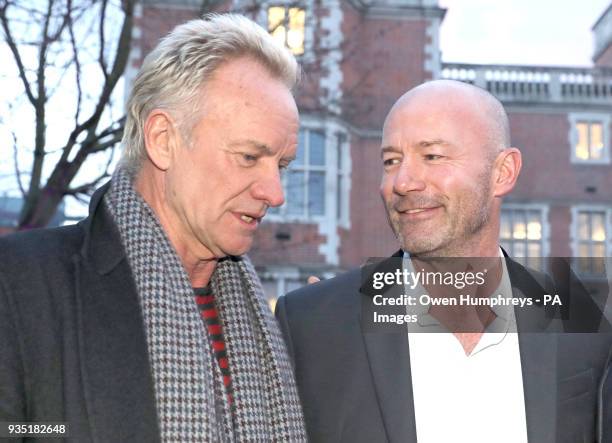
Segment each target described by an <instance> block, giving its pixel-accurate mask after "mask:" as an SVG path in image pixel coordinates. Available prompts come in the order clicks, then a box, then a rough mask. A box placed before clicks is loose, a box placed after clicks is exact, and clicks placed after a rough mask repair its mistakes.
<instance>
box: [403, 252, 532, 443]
mask: <svg viewBox="0 0 612 443" xmlns="http://www.w3.org/2000/svg"><path fill="white" fill-rule="evenodd" d="M500 252H501V251H500ZM502 257H503V255H502ZM405 262H407V264H406V266H408V267H411V264H410V260H409V259H408V260H405ZM502 263H503V271H502V278H501V282H500V286H499V288H498V290H497V291H496V292H494V294H503V295H504V296H505V297H511V296H512V288H511V284H510V278H509V276H508V270H507V269H506V265H505V260H502ZM419 289H420V291H424V289H423V288H422V287H421V288H419ZM421 293H423V294H424V293H425V292H421ZM407 309H408V311H409V313H417V315H418V316H419V321H418V322H417V323H411V324H409V325H408V342H409V346H410V369H411V373H412V374H411V375H412V390H413V396H414V407H415V419H416V431H417V440H418V442H419V443H446V442H453V443H462V442H465V443H480V442H482V443H490V442H493V441H494V442H496V443H506V442H507V443H523V442H527V426H526V420H525V399H524V394H523V376H522V371H521V360H520V352H519V342H518V335H517V333H516V321H515V317H514V309H513V308H512V307H511V306H506V307H495V308H493V311H494V313H495V314H496V319H495V320H494V321H493V322H492V323H491V324H490V325H489V326H488V327H487V329H486V330H485V332H484V334H483V335H482V336H481V338H480V341H479V342H478V344H477V345H476V347H475V348H474V349H473V351H472V352H471V353H470V354H469V355H466V353H465V351H464V349H463V347H462V345H461V343H460V342H459V340H458V339H457V338H456V337H455V336H454V335H453V334H452V333H451V332H427V330H428V329H430V328H431V329H430V330H434V329H436V330H439V328H440V325H439V323H437V322H436V321H435V319H433V317H431V316H430V315H428V314H427V310H428V308H427V307H425V308H424V307H423V306H416V307H408V308H407ZM492 331H496V332H492Z"/></svg>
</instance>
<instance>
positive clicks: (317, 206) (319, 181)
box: [308, 172, 325, 215]
mask: <svg viewBox="0 0 612 443" xmlns="http://www.w3.org/2000/svg"><path fill="white" fill-rule="evenodd" d="M309 178H310V179H309V180H308V213H309V214H310V215H323V214H324V213H325V173H324V172H310V177H309Z"/></svg>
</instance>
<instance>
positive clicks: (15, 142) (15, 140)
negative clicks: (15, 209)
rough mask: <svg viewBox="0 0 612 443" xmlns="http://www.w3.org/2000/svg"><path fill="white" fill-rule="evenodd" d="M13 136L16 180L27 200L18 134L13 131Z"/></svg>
mask: <svg viewBox="0 0 612 443" xmlns="http://www.w3.org/2000/svg"><path fill="white" fill-rule="evenodd" d="M11 136H12V137H13V166H14V168H15V180H17V185H18V186H19V191H21V195H22V196H23V197H24V198H25V196H26V190H25V187H24V186H23V182H22V181H21V171H19V152H18V148H17V146H18V143H17V134H15V132H14V131H11Z"/></svg>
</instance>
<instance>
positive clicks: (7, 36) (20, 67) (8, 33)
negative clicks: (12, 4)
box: [0, 0, 37, 106]
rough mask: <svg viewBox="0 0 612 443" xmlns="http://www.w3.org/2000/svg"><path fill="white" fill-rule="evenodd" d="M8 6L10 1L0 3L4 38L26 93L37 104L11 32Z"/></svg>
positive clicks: (0, 17) (31, 101) (0, 18)
mask: <svg viewBox="0 0 612 443" xmlns="http://www.w3.org/2000/svg"><path fill="white" fill-rule="evenodd" d="M8 6H9V3H8V2H7V1H6V0H4V1H3V2H2V3H1V4H0V22H1V23H2V30H3V31H4V39H5V41H6V44H7V45H8V46H9V49H10V50H11V53H12V54H13V58H14V59H15V63H17V69H18V70H19V78H20V79H21V82H22V83H23V87H24V89H25V93H26V95H27V96H28V100H29V101H30V103H32V105H34V106H36V101H37V99H36V97H34V93H33V92H32V87H31V85H30V82H29V81H28V77H27V75H26V68H25V66H24V64H23V59H22V58H21V54H20V52H19V49H18V48H17V43H16V42H15V39H14V37H13V34H12V33H11V28H10V26H9V21H8V15H7V11H8Z"/></svg>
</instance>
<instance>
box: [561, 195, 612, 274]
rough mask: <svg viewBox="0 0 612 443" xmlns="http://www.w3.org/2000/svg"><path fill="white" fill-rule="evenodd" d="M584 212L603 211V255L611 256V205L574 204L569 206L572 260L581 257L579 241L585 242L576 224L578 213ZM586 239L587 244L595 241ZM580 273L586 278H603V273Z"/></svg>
mask: <svg viewBox="0 0 612 443" xmlns="http://www.w3.org/2000/svg"><path fill="white" fill-rule="evenodd" d="M585 212H586V213H589V214H591V215H592V214H593V213H603V215H604V229H605V236H606V238H605V240H604V241H603V242H602V243H603V245H604V257H610V256H612V207H610V206H608V205H575V206H572V208H571V215H572V221H571V228H570V242H571V249H572V256H573V258H574V260H576V259H579V258H581V256H580V255H579V249H580V248H579V247H580V244H581V243H583V242H585V240H583V239H581V238H580V226H579V225H578V222H579V215H580V213H585ZM589 220H590V219H589ZM587 241H588V242H589V244H594V243H596V242H595V241H593V240H592V239H589V240H587ZM600 243H601V242H600ZM591 257H592V256H591ZM587 258H588V257H587ZM576 271H577V272H578V267H576ZM580 275H581V276H582V277H588V278H602V277H603V278H605V274H602V275H599V274H595V273H581V274H580Z"/></svg>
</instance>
